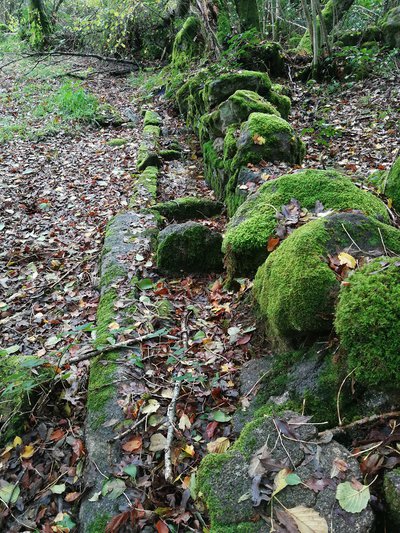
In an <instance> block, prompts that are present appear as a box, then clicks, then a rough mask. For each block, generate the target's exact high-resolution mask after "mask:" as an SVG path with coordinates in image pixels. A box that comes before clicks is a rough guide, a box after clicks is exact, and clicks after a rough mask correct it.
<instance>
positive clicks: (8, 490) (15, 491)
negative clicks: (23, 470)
mask: <svg viewBox="0 0 400 533" xmlns="http://www.w3.org/2000/svg"><path fill="white" fill-rule="evenodd" d="M20 492H21V491H20V488H19V487H18V486H16V485H14V484H13V483H8V482H7V481H3V480H2V482H1V487H0V498H1V499H2V500H3V502H4V503H6V504H13V503H15V502H16V501H17V500H18V497H19V494H20Z"/></svg>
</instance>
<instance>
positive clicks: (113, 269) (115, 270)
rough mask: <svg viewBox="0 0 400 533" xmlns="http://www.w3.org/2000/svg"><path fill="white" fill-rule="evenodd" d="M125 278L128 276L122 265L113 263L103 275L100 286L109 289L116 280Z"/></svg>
mask: <svg viewBox="0 0 400 533" xmlns="http://www.w3.org/2000/svg"><path fill="white" fill-rule="evenodd" d="M124 276H126V270H125V269H124V268H123V267H122V266H121V265H118V264H116V263H113V264H111V265H110V266H109V267H108V268H107V270H106V271H105V272H104V273H103V274H102V276H101V280H100V286H101V288H106V287H109V286H110V285H111V284H112V283H113V282H114V281H115V280H117V279H118V278H123V277H124Z"/></svg>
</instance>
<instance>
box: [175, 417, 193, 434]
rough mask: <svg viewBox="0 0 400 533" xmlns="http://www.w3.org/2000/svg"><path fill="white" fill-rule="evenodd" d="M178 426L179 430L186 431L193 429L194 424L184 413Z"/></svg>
mask: <svg viewBox="0 0 400 533" xmlns="http://www.w3.org/2000/svg"><path fill="white" fill-rule="evenodd" d="M178 426H179V429H181V430H182V431H185V429H190V428H191V427H192V424H191V422H190V420H189V417H188V415H187V414H186V413H183V415H182V416H181V417H180V419H179V424H178Z"/></svg>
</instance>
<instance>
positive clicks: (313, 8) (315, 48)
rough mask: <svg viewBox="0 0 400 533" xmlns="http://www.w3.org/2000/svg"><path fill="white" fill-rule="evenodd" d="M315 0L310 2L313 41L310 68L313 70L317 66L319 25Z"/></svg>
mask: <svg viewBox="0 0 400 533" xmlns="http://www.w3.org/2000/svg"><path fill="white" fill-rule="evenodd" d="M315 2H316V0H311V18H312V26H313V33H312V35H313V39H312V51H313V62H312V66H313V69H315V68H316V67H317V65H318V59H319V27H318V26H319V25H318V19H317V7H316V5H315Z"/></svg>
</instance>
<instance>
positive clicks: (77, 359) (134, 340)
mask: <svg viewBox="0 0 400 533" xmlns="http://www.w3.org/2000/svg"><path fill="white" fill-rule="evenodd" d="M156 337H162V338H164V339H170V340H177V337H174V336H173V335H164V334H163V333H162V330H161V331H155V332H154V333H147V335H139V336H138V337H133V338H132V339H127V340H126V341H122V342H117V343H116V344H110V345H109V346H105V347H104V348H93V349H91V350H89V351H87V352H86V353H84V354H83V355H80V356H78V357H73V358H72V359H70V360H69V361H68V363H80V362H81V361H86V359H91V358H92V357H96V356H97V355H101V354H103V353H108V352H112V351H114V350H118V349H119V348H127V347H128V346H131V345H132V344H137V343H138V342H143V341H147V340H149V339H154V338H156Z"/></svg>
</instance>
